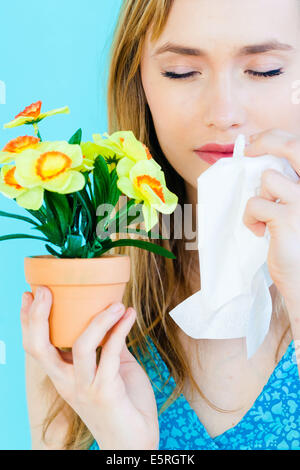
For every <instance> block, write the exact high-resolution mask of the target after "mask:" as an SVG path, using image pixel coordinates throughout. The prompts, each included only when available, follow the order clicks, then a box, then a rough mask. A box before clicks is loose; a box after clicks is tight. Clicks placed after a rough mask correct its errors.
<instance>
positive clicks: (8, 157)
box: [0, 135, 40, 164]
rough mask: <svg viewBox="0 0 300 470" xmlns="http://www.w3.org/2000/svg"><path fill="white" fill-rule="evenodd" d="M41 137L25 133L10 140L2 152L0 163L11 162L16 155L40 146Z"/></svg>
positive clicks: (0, 153)
mask: <svg viewBox="0 0 300 470" xmlns="http://www.w3.org/2000/svg"><path fill="white" fill-rule="evenodd" d="M39 142H40V139H39V138H38V137H32V136H30V135H23V136H20V137H17V138H16V139H12V140H10V141H9V142H8V143H7V144H6V145H5V147H4V148H3V150H2V151H1V152H0V164H2V163H10V162H12V161H14V160H15V158H16V156H17V155H19V154H20V153H22V152H23V151H24V150H27V149H34V148H36V147H37V146H38V144H39Z"/></svg>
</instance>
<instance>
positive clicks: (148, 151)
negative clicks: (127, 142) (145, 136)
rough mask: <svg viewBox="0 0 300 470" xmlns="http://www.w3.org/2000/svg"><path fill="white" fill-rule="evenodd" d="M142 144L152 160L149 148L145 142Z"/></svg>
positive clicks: (148, 157)
mask: <svg viewBox="0 0 300 470" xmlns="http://www.w3.org/2000/svg"><path fill="white" fill-rule="evenodd" d="M142 145H143V147H144V149H145V150H146V154H147V159H148V160H150V159H151V158H152V155H151V153H150V150H149V149H148V147H147V146H146V145H145V144H142Z"/></svg>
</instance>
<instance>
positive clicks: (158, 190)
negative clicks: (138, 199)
mask: <svg viewBox="0 0 300 470" xmlns="http://www.w3.org/2000/svg"><path fill="white" fill-rule="evenodd" d="M142 184H147V185H148V186H150V188H151V189H152V191H154V192H155V194H156V195H157V196H158V197H159V198H160V200H161V201H162V202H163V203H165V198H164V194H163V188H162V185H161V183H160V181H158V180H157V179H156V178H153V177H152V176H149V175H140V176H137V177H136V185H137V187H138V188H139V189H140V188H141V185H142Z"/></svg>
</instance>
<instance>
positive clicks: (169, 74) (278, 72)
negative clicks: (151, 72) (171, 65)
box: [161, 68, 284, 80]
mask: <svg viewBox="0 0 300 470" xmlns="http://www.w3.org/2000/svg"><path fill="white" fill-rule="evenodd" d="M196 73H200V72H187V73H182V74H179V73H175V72H162V73H161V74H162V75H163V76H164V77H167V78H170V79H171V80H172V79H175V80H176V79H177V80H184V79H186V78H189V77H192V76H193V75H195V74H196ZM245 73H248V74H249V75H252V76H254V77H263V78H268V77H275V76H277V75H281V74H283V73H284V72H283V70H282V68H279V69H274V70H267V71H266V72H258V71H256V70H246V71H245ZM200 74H201V73H200Z"/></svg>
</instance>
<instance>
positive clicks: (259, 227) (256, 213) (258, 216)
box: [243, 197, 285, 237]
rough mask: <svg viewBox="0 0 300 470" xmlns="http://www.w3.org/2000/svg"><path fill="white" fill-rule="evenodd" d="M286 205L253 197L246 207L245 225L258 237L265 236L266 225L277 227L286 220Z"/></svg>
mask: <svg viewBox="0 0 300 470" xmlns="http://www.w3.org/2000/svg"><path fill="white" fill-rule="evenodd" d="M284 215H285V212H284V205H281V204H275V203H274V202H271V201H268V200H267V199H262V198H260V197H252V198H250V199H249V201H248V202H247V205H246V209H245V212H244V215H243V223H244V224H245V225H246V227H248V228H249V229H250V230H252V231H253V232H254V233H255V234H256V235H257V236H261V237H262V236H264V233H265V229H266V224H269V226H270V228H271V227H272V225H276V224H278V223H280V222H281V220H283V219H284Z"/></svg>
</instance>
